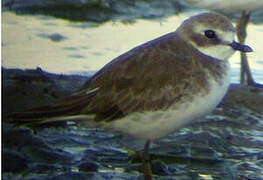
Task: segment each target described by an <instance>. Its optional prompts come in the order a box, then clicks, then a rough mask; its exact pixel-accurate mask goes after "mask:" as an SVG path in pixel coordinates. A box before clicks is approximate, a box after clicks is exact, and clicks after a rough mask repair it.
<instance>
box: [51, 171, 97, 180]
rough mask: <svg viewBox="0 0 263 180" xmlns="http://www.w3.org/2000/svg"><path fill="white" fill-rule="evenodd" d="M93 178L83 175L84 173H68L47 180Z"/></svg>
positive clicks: (85, 179)
mask: <svg viewBox="0 0 263 180" xmlns="http://www.w3.org/2000/svg"><path fill="white" fill-rule="evenodd" d="M92 177H93V175H92V174H84V173H77V172H68V173H64V174H60V175H56V176H54V177H51V178H48V180H66V179H71V180H87V179H91V178H92Z"/></svg>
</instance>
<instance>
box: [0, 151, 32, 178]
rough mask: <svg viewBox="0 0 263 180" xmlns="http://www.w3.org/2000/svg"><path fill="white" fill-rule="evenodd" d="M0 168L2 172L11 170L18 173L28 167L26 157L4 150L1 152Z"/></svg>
mask: <svg viewBox="0 0 263 180" xmlns="http://www.w3.org/2000/svg"><path fill="white" fill-rule="evenodd" d="M2 158H3V159H2V170H3V173H7V172H12V173H20V172H23V171H25V170H26V169H27V168H28V161H27V159H26V158H24V157H22V156H20V155H19V154H17V153H13V152H4V153H3V154H2Z"/></svg>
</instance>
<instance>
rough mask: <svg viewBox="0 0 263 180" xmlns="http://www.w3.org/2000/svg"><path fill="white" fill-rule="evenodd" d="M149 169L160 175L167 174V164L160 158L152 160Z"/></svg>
mask: <svg viewBox="0 0 263 180" xmlns="http://www.w3.org/2000/svg"><path fill="white" fill-rule="evenodd" d="M151 169H152V173H153V174H158V175H161V176H164V175H168V174H169V170H168V166H167V165H166V164H165V163H164V162H162V161H160V160H155V161H152V163H151Z"/></svg>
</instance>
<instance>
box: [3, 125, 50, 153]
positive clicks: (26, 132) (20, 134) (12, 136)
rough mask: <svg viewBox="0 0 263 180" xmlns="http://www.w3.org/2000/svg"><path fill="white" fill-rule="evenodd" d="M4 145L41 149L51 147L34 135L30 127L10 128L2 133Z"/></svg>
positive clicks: (19, 148)
mask: <svg viewBox="0 0 263 180" xmlns="http://www.w3.org/2000/svg"><path fill="white" fill-rule="evenodd" d="M3 145H4V147H10V148H12V149H14V148H17V149H18V150H21V149H23V148H25V147H29V146H31V147H38V148H42V149H47V150H48V149H51V148H50V147H49V146H48V145H47V144H46V143H45V142H44V141H43V140H42V139H40V138H38V137H34V136H33V134H32V131H31V130H30V129H25V128H22V129H11V130H5V131H4V133H3Z"/></svg>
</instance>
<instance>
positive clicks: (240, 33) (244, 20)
mask: <svg viewBox="0 0 263 180" xmlns="http://www.w3.org/2000/svg"><path fill="white" fill-rule="evenodd" d="M249 18H250V12H248V13H247V12H245V11H244V12H243V13H242V16H241V17H240V19H239V21H238V22H237V26H236V30H237V38H238V41H239V42H240V43H241V44H244V43H245V40H246V36H247V32H246V28H247V24H248V22H249ZM240 84H241V85H249V86H253V85H255V82H254V80H253V77H252V74H251V71H250V68H249V64H248V61H247V55H246V53H244V52H241V72H240Z"/></svg>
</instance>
